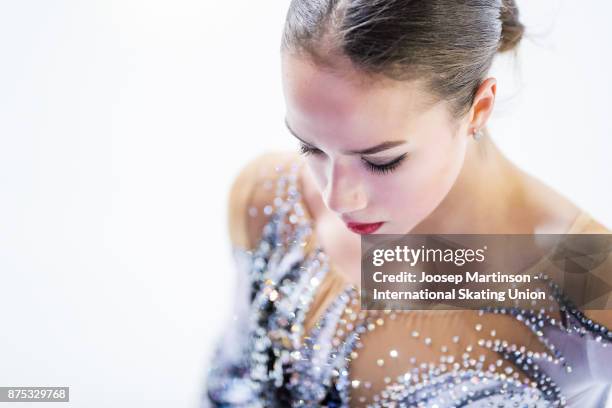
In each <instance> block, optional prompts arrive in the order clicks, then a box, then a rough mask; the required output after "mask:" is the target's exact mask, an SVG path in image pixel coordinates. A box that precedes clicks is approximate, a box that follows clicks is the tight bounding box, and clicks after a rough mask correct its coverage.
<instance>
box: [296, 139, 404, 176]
mask: <svg viewBox="0 0 612 408" xmlns="http://www.w3.org/2000/svg"><path fill="white" fill-rule="evenodd" d="M300 153H301V154H302V155H304V156H309V155H317V156H318V155H322V154H324V153H323V152H322V151H321V150H319V149H317V148H316V147H312V146H309V145H307V144H305V143H300ZM406 156H408V153H404V154H402V155H401V156H399V157H397V158H395V159H393V160H391V161H390V162H387V163H382V164H379V163H372V162H370V161H368V160H366V159H364V158H363V157H362V158H361V160H362V161H363V163H364V164H365V166H366V168H367V169H368V170H369V171H371V172H372V173H378V174H385V173H390V172H391V171H393V170H395V169H396V168H397V167H398V166H399V165H400V164H401V163H402V162H403V161H404V159H405V158H406Z"/></svg>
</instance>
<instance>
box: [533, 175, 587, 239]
mask: <svg viewBox="0 0 612 408" xmlns="http://www.w3.org/2000/svg"><path fill="white" fill-rule="evenodd" d="M523 175H524V177H523V178H522V181H521V185H522V188H521V190H522V195H523V197H524V200H525V208H526V209H527V210H526V211H527V212H528V216H525V217H524V219H526V220H528V222H529V223H530V224H531V228H529V229H530V230H532V231H533V233H535V234H561V233H565V232H567V231H569V230H570V229H572V227H573V226H574V225H575V223H576V221H578V220H579V217H581V216H584V211H583V210H582V209H581V208H580V207H578V206H577V205H576V204H575V203H574V202H572V201H571V200H570V199H569V198H567V197H566V196H565V195H563V194H561V193H560V192H558V191H556V190H555V189H553V188H552V187H550V186H548V185H547V184H546V183H544V182H542V181H541V180H539V179H538V178H536V177H533V176H531V175H529V174H526V173H523Z"/></svg>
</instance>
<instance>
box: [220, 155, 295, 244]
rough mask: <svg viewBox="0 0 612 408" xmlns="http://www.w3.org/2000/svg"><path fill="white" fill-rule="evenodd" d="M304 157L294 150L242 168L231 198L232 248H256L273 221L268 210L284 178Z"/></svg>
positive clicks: (229, 208)
mask: <svg viewBox="0 0 612 408" xmlns="http://www.w3.org/2000/svg"><path fill="white" fill-rule="evenodd" d="M298 160H300V155H299V153H297V152H292V151H272V152H266V153H262V154H260V155H258V156H256V157H254V158H253V159H251V160H250V161H249V162H247V163H246V164H245V165H244V166H242V167H241V168H240V169H239V170H238V173H237V175H236V177H235V178H234V179H233V181H232V185H231V187H230V190H229V195H228V201H227V205H228V220H227V223H228V229H229V235H230V241H231V243H232V245H234V246H238V247H242V248H245V249H253V247H254V246H255V245H256V244H257V241H258V239H259V237H260V235H261V231H262V228H263V227H264V225H265V224H266V222H267V221H268V219H269V214H266V212H265V211H264V209H265V207H266V206H267V205H270V204H271V203H272V202H273V200H274V195H275V192H276V191H275V186H276V183H277V181H278V178H279V177H280V175H281V174H282V173H283V172H284V170H287V169H288V168H289V166H290V165H291V164H292V163H296V162H298Z"/></svg>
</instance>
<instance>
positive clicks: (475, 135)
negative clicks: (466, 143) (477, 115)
mask: <svg viewBox="0 0 612 408" xmlns="http://www.w3.org/2000/svg"><path fill="white" fill-rule="evenodd" d="M483 136H484V133H483V132H482V130H477V131H475V132H474V133H472V137H473V138H474V140H476V141H478V140H480V139H482V137H483Z"/></svg>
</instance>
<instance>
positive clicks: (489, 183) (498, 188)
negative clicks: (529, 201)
mask: <svg viewBox="0 0 612 408" xmlns="http://www.w3.org/2000/svg"><path fill="white" fill-rule="evenodd" d="M521 178H522V173H521V171H520V170H519V169H518V168H517V167H516V166H514V165H513V164H512V163H511V162H510V160H508V158H507V157H505V156H504V155H503V154H502V152H501V151H500V150H499V149H498V148H497V146H495V144H494V143H493V141H492V140H491V138H490V136H489V134H488V131H485V137H483V138H482V139H481V140H479V141H477V142H472V143H470V144H469V147H468V151H467V154H466V158H465V163H464V165H463V168H462V170H461V172H460V174H459V176H458V178H457V181H456V182H455V184H454V185H453V187H452V188H451V190H450V191H449V193H448V194H447V196H446V197H445V198H444V199H443V200H442V202H441V203H440V205H438V207H436V209H435V210H434V211H433V212H432V213H431V214H430V215H429V216H427V217H426V218H425V219H424V220H423V221H422V222H421V223H419V224H418V225H417V226H416V227H415V228H413V229H412V230H411V231H410V233H412V234H491V233H506V234H512V233H529V232H528V227H527V225H528V224H529V221H530V220H525V219H523V218H522V217H521V216H517V215H518V212H519V211H520V210H521V209H522V207H524V204H522V203H524V196H523V190H522V189H521V183H520V181H521Z"/></svg>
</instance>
